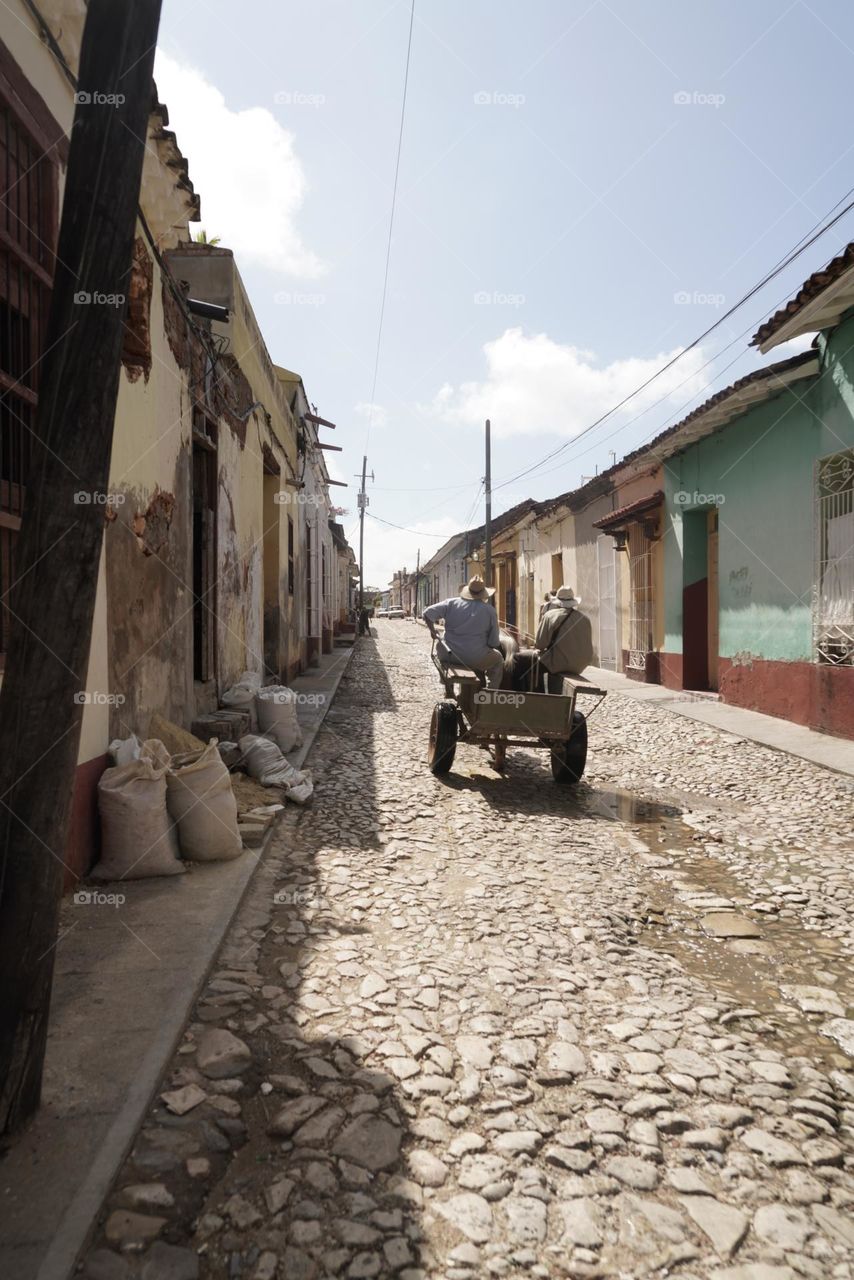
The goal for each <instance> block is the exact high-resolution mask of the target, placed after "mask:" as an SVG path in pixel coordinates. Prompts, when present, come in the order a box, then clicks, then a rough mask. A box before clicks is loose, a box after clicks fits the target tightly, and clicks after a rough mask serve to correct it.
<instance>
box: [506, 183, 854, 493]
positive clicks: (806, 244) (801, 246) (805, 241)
mask: <svg viewBox="0 0 854 1280" xmlns="http://www.w3.org/2000/svg"><path fill="white" fill-rule="evenodd" d="M852 194H854V187H852V188H851V189H850V190H849V191H847V192H846V193H845V195H844V196H842V197H841V199H840V200H837V202H836V204H835V205H833V207H832V208H831V209H830V210H829V212H828V213H826V214H824V215H823V216H822V217H821V218H820V219H819V221H818V222H817V223H815V224H814V226H813V227H812V228H810V230H809V231H808V232H806V234H805V235H804V236H802V237H801V239H800V240H799V241H797V242H796V244H795V246H794V248H793V249H791V250H790V251H789V252H788V254H787V255H786V256H785V257H783V258H781V259H780V260H779V261H778V262H777V263H775V265H774V266H773V267H771V268H770V269H769V271H768V272H766V274H765V275H764V276H763V277H762V279H761V280H759V281H758V282H757V283H756V284H755V285H753V286H752V287H751V288H750V289H748V291H747V293H745V294H744V295H743V296H742V297H741V298H739V300H738V301H737V302H735V303H734V304H733V305H732V306H731V307H729V308H728V310H727V311H725V312H724V314H723V315H722V316H719V317H718V319H717V320H716V321H715V322H714V324H711V325H709V327H708V329H705V330H704V331H703V332H702V333H701V334H699V335H698V337H696V338H694V339H693V341H692V342H690V343H688V345H687V346H685V347H682V348H681V350H679V351H678V352H677V353H676V355H675V356H672V357H671V358H670V359H669V360H667V361H666V362H665V363H664V364H663V365H661V367H660V368H658V369H657V370H656V371H655V372H654V373H652V374H650V376H649V377H648V378H646V379H645V380H644V381H643V382H642V383H641V384H640V385H639V386H637V387H635V389H634V390H633V391H630V392H629V393H628V394H627V395H625V396H624V397H623V398H622V400H620V401H619V402H618V403H617V404H615V405H613V406H612V407H611V408H610V409H608V410H607V411H606V412H605V413H603V414H601V415H600V416H599V417H598V418H596V419H595V421H593V422H591V423H590V424H589V426H587V427H585V428H584V430H583V431H580V432H579V433H578V434H577V435H575V436H573V438H572V440H567V441H566V442H565V443H564V444H562V445H559V446H558V447H557V448H556V449H552V450H551V452H550V453H547V454H546V455H545V457H543V458H541V459H540V460H539V461H538V462H535V463H532V464H531V466H530V467H526V468H524V470H522V471H519V472H517V473H516V475H513V476H510V477H509V478H508V479H507V480H502V481H501V482H500V483H499V484H497V485H494V486H493V489H503V488H505V487H506V486H507V485H509V484H515V482H516V481H517V480H521V479H522V478H523V477H524V476H527V475H530V474H531V472H533V471H538V470H539V469H540V467H542V466H544V465H545V464H546V463H547V462H550V461H551V460H552V459H553V458H556V457H557V456H558V455H559V454H561V453H563V452H564V451H565V450H566V449H569V448H570V447H571V446H572V445H573V444H575V443H576V442H577V441H578V440H580V439H581V438H582V437H583V436H586V435H589V433H590V432H591V431H594V430H595V429H596V427H599V426H601V425H602V423H603V422H605V421H606V420H607V419H608V418H610V417H612V416H613V415H614V414H615V413H617V412H618V411H619V410H620V409H622V408H624V407H625V405H627V404H628V403H629V401H631V400H633V399H634V398H635V397H636V396H638V395H640V393H641V392H642V391H645V390H646V388H647V387H648V386H650V385H651V384H652V383H653V382H655V381H656V380H657V379H658V378H660V377H661V376H662V374H664V373H666V372H667V371H668V369H671V368H672V367H673V366H674V365H675V364H676V363H677V362H678V361H679V360H681V359H682V358H683V356H685V355H687V354H688V352H689V351H693V350H694V348H695V347H698V346H699V345H700V343H701V342H703V341H704V340H705V339H706V338H707V337H708V336H709V334H711V333H714V332H715V330H716V329H719V328H720V326H721V325H722V324H724V323H725V322H726V321H727V320H728V319H729V318H730V316H732V315H734V314H735V312H736V311H738V310H740V308H741V307H743V306H744V305H745V303H746V302H749V300H750V299H751V298H752V297H754V296H755V295H756V294H757V293H758V292H759V291H760V290H761V289H764V287H765V286H766V285H767V284H769V283H770V282H771V281H772V280H773V279H775V278H776V277H777V276H778V275H779V274H780V273H781V272H782V271H784V270H785V268H786V267H788V266H790V265H791V264H792V263H793V262H794V261H795V260H796V259H797V258H799V257H800V255H801V254H802V253H804V252H805V250H806V249H808V248H810V246H811V245H813V244H815V242H816V241H817V240H819V239H820V238H821V236H823V235H825V233H826V232H828V231H829V230H830V229H831V227H833V226H835V225H836V223H837V222H839V221H840V219H841V218H844V217H845V215H846V213H849V212H850V211H851V209H854V200H852V201H850V202H849V203H848V204H847V205H846V206H845V208H844V209H842V210H841V211H840V212H839V213H838V214H837V215H836V217H834V218H832V219H831V221H830V222H828V223H827V225H826V226H823V227H821V224H822V223H823V222H825V220H826V219H827V218H828V217H830V214H831V213H833V211H834V210H835V209H837V208H838V207H839V205H840V204H841V203H842V201H843V200H846V199H847V198H848V196H850V195H852ZM818 227H821V229H820V230H816V228H818ZM724 350H726V348H724ZM715 358H717V357H715ZM665 398H666V397H665ZM658 403H661V402H660V401H659V402H658Z"/></svg>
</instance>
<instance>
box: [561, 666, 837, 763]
mask: <svg viewBox="0 0 854 1280" xmlns="http://www.w3.org/2000/svg"><path fill="white" fill-rule="evenodd" d="M584 674H585V677H586V678H587V679H588V680H591V681H592V682H593V683H594V684H598V685H600V686H601V688H603V689H608V690H609V691H613V692H614V693H621V694H624V695H625V696H626V697H627V698H636V699H637V700H638V702H653V703H657V704H658V705H659V706H664V707H666V708H667V710H668V711H672V712H674V714H675V715H678V716H685V717H686V719H688V720H699V721H700V722H701V723H702V724H710V725H714V727H715V728H716V729H722V730H723V731H724V732H725V733H734V734H737V736H738V737H739V738H747V739H748V740H749V741H751V742H760V743H761V744H762V745H763V746H765V747H772V748H773V749H774V750H775V751H786V752H788V754H789V755H790V756H797V757H798V758H799V759H800V760H809V761H810V763H811V764H818V765H821V766H822V768H824V769H833V770H834V771H835V772H836V773H844V774H846V775H847V776H848V777H849V778H854V742H852V741H851V740H850V739H848V738H833V737H831V736H830V735H829V734H826V733H817V732H816V731H815V729H807V728H806V727H805V726H804V725H801V724H793V723H792V721H791V720H779V719H778V718H777V717H776V716H766V715H763V714H762V713H761V712H759V711H746V710H745V709H744V708H743V707H733V706H730V705H729V704H727V703H725V702H717V701H715V700H714V699H712V698H709V697H708V696H706V695H703V694H701V693H691V692H690V691H689V690H687V689H685V690H683V689H665V688H664V687H663V686H662V685H658V684H641V683H640V682H639V681H637V680H630V679H629V678H628V676H624V675H619V674H618V673H617V672H615V671H605V670H603V669H602V668H600V667H588V668H587V670H586V671H585V673H584Z"/></svg>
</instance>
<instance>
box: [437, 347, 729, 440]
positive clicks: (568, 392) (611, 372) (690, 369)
mask: <svg viewBox="0 0 854 1280" xmlns="http://www.w3.org/2000/svg"><path fill="white" fill-rule="evenodd" d="M483 350H484V355H485V356H486V366H487V372H486V377H485V378H484V380H483V381H481V382H463V383H461V384H460V385H459V386H458V387H454V386H451V385H450V384H447V383H446V384H445V385H444V386H443V387H441V388H440V390H439V391H438V393H437V394H436V396H435V398H434V400H433V403H432V405H431V406H429V408H430V410H431V411H432V412H433V413H435V414H437V415H438V416H440V417H442V418H444V419H445V420H446V421H449V422H455V423H462V424H466V425H469V424H470V425H472V426H478V427H480V426H482V424H483V422H484V419H486V418H489V419H491V422H492V427H493V432H494V434H495V435H497V436H502V437H508V436H521V435H535V434H541V433H548V434H552V435H559V436H566V437H569V438H570V439H571V438H572V437H573V436H575V435H577V434H578V432H579V431H581V430H583V429H584V427H586V426H589V425H590V423H591V422H594V421H595V420H596V419H597V418H599V417H601V415H602V414H603V413H605V412H607V410H609V409H611V408H613V406H614V405H616V404H618V403H619V401H620V400H622V399H623V398H624V397H625V396H626V395H628V394H629V392H631V391H633V390H634V389H635V387H638V386H639V385H640V384H641V383H643V382H644V381H646V379H647V378H649V377H650V376H651V375H652V374H653V373H655V372H656V370H657V369H659V368H661V366H662V365H664V364H666V363H667V361H668V360H670V359H672V358H673V356H674V355H676V354H677V352H678V348H677V349H676V350H674V351H665V352H662V353H661V354H659V355H655V356H652V357H649V358H643V359H642V358H640V357H634V356H630V357H628V358H626V359H623V360H614V361H613V362H612V363H611V364H607V365H600V364H597V362H596V357H595V355H594V354H593V353H592V352H590V351H586V350H583V349H581V348H579V347H574V346H571V345H569V344H564V343H560V342H555V341H554V340H553V339H552V338H550V337H549V336H548V334H545V333H537V334H530V335H528V334H526V333H525V332H524V331H523V330H522V329H520V328H517V329H506V330H505V331H504V333H502V334H501V336H500V337H498V338H495V339H493V340H492V341H491V342H487V343H485V345H484V348H483ZM705 359H706V356H705V355H704V353H703V352H702V351H701V350H700V349H699V348H697V349H696V350H693V351H689V352H688V353H687V354H686V355H685V356H684V357H683V358H682V359H681V360H679V361H678V363H677V364H676V365H674V367H673V368H672V369H669V370H668V371H667V373H665V374H662V376H661V377H660V378H657V379H656V380H655V382H653V383H652V385H651V386H650V387H648V388H647V389H646V390H645V391H643V392H641V393H640V394H639V395H638V396H636V397H635V398H634V399H633V400H632V401H631V402H630V403H629V404H628V405H627V406H626V411H625V412H626V414H631V415H634V414H636V413H638V412H639V411H640V410H642V409H644V408H646V407H648V406H649V405H652V404H653V403H655V402H656V401H658V400H660V399H661V398H662V396H667V397H668V398H673V399H674V400H675V401H676V402H677V403H679V404H682V403H684V402H685V401H686V400H688V399H689V398H690V397H691V396H693V395H696V394H697V393H698V392H700V391H701V390H702V389H703V385H704V379H703V377H702V376H701V374H700V367H701V366H702V365H703V363H704V362H705Z"/></svg>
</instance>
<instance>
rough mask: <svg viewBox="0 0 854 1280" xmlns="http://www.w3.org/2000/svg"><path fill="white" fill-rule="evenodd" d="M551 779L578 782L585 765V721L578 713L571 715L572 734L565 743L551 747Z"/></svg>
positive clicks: (574, 712)
mask: <svg viewBox="0 0 854 1280" xmlns="http://www.w3.org/2000/svg"><path fill="white" fill-rule="evenodd" d="M551 756H552V777H553V778H554V780H555V782H570V783H571V782H579V781H580V780H581V775H582V774H583V773H584V766H585V765H586V763H587V721H586V719H585V718H584V716H583V715H582V714H581V712H580V711H573V713H572V732H571V733H570V736H569V739H568V741H566V742H561V743H558V744H557V745H556V746H554V747H552V751H551Z"/></svg>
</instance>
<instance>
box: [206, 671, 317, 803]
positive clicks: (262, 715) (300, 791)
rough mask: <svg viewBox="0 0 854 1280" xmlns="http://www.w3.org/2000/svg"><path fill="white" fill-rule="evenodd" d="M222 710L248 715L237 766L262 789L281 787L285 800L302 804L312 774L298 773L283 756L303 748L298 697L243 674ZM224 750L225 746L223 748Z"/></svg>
mask: <svg viewBox="0 0 854 1280" xmlns="http://www.w3.org/2000/svg"><path fill="white" fill-rule="evenodd" d="M222 703H223V706H226V707H232V708H239V709H240V710H243V711H248V712H249V722H250V730H251V731H250V732H249V733H247V734H244V736H243V737H242V738H241V739H240V741H239V743H238V744H237V746H238V748H239V752H240V757H239V758H240V762H241V763H242V764H244V765H245V767H246V769H247V771H248V773H249V776H250V777H251V778H255V779H256V780H257V781H258V782H260V783H261V785H262V786H264V787H283V788H284V791H285V798H286V799H288V800H291V801H293V802H294V803H295V804H305V802H306V801H307V800H308V799H309V797H310V796H311V794H312V791H313V789H314V787H313V784H312V780H311V774H310V773H308V771H300V770H299V769H295V768H294V766H293V765H292V764H290V763H289V762H288V761H287V760H286V759H285V756H286V755H287V754H288V753H289V752H291V751H295V750H296V748H297V747H301V746H302V729H301V728H300V723H299V720H298V719H297V695H296V694H295V693H294V691H293V689H289V688H288V687H287V685H284V684H270V685H264V686H262V684H261V677H260V676H259V675H257V674H256V673H255V672H253V671H244V672H243V675H242V676H241V677H240V679H239V680H238V681H237V683H236V684H235V685H232V687H231V688H230V689H228V690H227V691H226V692H225V693H224V694H223V696H222ZM223 747H225V744H223Z"/></svg>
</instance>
